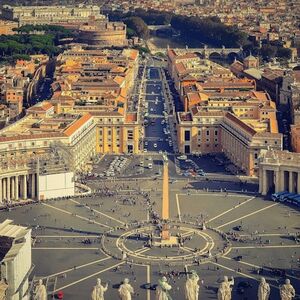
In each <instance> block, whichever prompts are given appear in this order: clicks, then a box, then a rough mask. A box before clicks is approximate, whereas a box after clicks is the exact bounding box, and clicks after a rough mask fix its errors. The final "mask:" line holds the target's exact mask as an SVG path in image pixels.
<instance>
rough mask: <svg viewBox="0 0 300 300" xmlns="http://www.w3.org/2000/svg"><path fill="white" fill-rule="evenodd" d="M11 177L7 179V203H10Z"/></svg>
mask: <svg viewBox="0 0 300 300" xmlns="http://www.w3.org/2000/svg"><path fill="white" fill-rule="evenodd" d="M10 179H11V178H10V177H7V178H6V200H7V202H9V201H10Z"/></svg>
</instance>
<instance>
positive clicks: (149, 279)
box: [146, 265, 151, 300]
mask: <svg viewBox="0 0 300 300" xmlns="http://www.w3.org/2000/svg"><path fill="white" fill-rule="evenodd" d="M146 268H147V283H149V284H150V283H151V278H150V266H149V265H147V266H146ZM150 292H151V291H150V289H147V300H151V293H150Z"/></svg>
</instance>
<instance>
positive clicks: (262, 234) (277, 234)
mask: <svg viewBox="0 0 300 300" xmlns="http://www.w3.org/2000/svg"><path fill="white" fill-rule="evenodd" d="M295 234H296V232H292V233H290V234H289V235H288V234H286V233H261V234H260V233H258V234H255V233H254V234H240V237H252V236H293V235H295Z"/></svg>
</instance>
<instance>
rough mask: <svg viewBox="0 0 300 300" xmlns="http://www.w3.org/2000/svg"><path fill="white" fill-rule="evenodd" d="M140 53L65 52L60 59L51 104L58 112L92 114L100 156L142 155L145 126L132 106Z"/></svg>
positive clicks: (79, 50) (132, 51)
mask: <svg viewBox="0 0 300 300" xmlns="http://www.w3.org/2000/svg"><path fill="white" fill-rule="evenodd" d="M137 71H138V52H137V51H136V50H131V49H124V50H118V51H117V50H115V51H114V50H111V51H107V50H86V49H83V48H81V47H76V48H74V49H71V50H68V51H65V52H64V53H63V54H61V55H60V56H59V58H58V63H57V66H56V71H55V79H56V80H55V82H54V83H53V90H54V95H53V97H52V99H51V103H53V105H54V106H55V111H56V112H57V113H64V112H69V113H74V114H83V113H89V114H91V115H92V116H93V117H94V119H95V122H96V123H97V129H96V136H97V137H96V140H97V146H96V150H97V152H100V153H139V151H140V148H141V146H140V145H141V133H142V126H141V124H140V122H139V118H138V113H139V112H138V111H137V109H135V108H133V107H131V103H130V102H131V97H130V96H131V90H132V88H133V85H134V80H135V78H136V75H137Z"/></svg>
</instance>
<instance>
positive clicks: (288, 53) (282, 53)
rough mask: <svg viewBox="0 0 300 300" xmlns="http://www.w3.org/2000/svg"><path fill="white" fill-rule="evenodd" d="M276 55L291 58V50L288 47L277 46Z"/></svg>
mask: <svg viewBox="0 0 300 300" xmlns="http://www.w3.org/2000/svg"><path fill="white" fill-rule="evenodd" d="M276 56H277V57H279V58H283V59H287V60H288V59H291V57H292V50H291V49H289V48H284V47H278V48H277V52H276Z"/></svg>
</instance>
